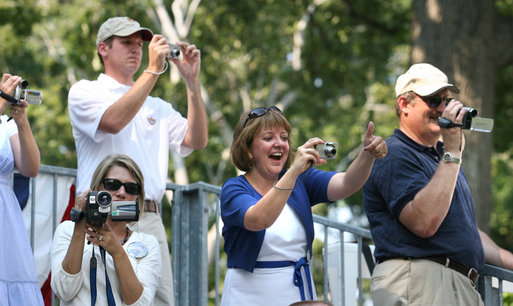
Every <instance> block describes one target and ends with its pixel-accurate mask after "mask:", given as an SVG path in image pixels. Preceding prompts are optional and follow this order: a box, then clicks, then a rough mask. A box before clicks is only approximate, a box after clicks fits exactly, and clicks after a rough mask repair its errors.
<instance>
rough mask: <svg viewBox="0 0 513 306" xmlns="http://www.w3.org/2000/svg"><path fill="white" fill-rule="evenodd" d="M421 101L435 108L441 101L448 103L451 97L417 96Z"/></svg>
mask: <svg viewBox="0 0 513 306" xmlns="http://www.w3.org/2000/svg"><path fill="white" fill-rule="evenodd" d="M419 97H420V98H421V99H422V101H424V102H426V104H427V105H428V106H429V107H432V108H436V107H438V105H440V104H441V103H442V102H444V103H445V105H447V104H449V102H451V100H452V99H453V98H442V97H441V96H440V95H433V96H426V97H422V96H419Z"/></svg>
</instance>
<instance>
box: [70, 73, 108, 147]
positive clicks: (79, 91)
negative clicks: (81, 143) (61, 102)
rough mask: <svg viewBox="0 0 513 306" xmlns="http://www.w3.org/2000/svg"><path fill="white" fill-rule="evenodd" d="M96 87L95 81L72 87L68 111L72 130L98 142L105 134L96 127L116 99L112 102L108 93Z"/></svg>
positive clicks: (84, 81) (85, 81)
mask: <svg viewBox="0 0 513 306" xmlns="http://www.w3.org/2000/svg"><path fill="white" fill-rule="evenodd" d="M96 85H97V81H87V80H81V81H80V82H78V83H76V84H75V85H73V86H72V87H71V88H70V90H69V94H68V110H69V115H70V119H71V123H72V125H73V127H74V129H76V130H77V131H78V132H80V133H82V134H85V135H87V136H88V137H89V138H91V139H93V140H94V141H95V142H100V141H101V140H102V139H103V137H104V136H105V135H107V133H105V132H102V131H99V130H98V126H99V125H100V121H101V119H102V117H103V114H104V113H105V111H106V110H107V109H108V108H109V107H110V106H111V105H112V104H113V103H114V102H115V101H116V100H117V99H114V100H113V99H112V97H110V94H109V92H108V91H104V90H102V88H101V86H96ZM73 136H74V137H76V136H77V135H73Z"/></svg>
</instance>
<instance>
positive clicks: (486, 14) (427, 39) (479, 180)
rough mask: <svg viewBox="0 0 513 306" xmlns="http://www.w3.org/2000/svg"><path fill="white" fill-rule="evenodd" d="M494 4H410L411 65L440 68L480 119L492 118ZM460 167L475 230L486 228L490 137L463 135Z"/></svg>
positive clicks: (429, 0)
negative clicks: (475, 223)
mask: <svg viewBox="0 0 513 306" xmlns="http://www.w3.org/2000/svg"><path fill="white" fill-rule="evenodd" d="M494 26H495V8H494V1H493V0H452V1H435V0H414V1H413V20H412V35H411V36H412V54H411V60H412V62H413V63H419V62H427V63H430V64H433V65H434V66H436V67H438V68H439V69H440V70H442V71H443V72H445V73H446V74H447V76H448V77H449V82H450V83H454V84H455V85H457V86H458V87H459V88H460V90H461V93H460V95H459V100H460V101H462V102H463V104H464V105H465V106H469V107H473V108H476V109H477V110H478V111H479V115H478V116H480V117H487V118H493V103H494V95H495V83H496V72H497V65H498V64H499V63H497V62H496V60H495V57H494V52H495V51H494V49H493V48H492V47H491V46H494V37H495V33H494ZM464 135H465V138H466V146H465V151H464V152H463V169H464V171H465V174H466V176H467V179H468V182H469V185H470V189H471V191H472V198H473V200H474V209H475V213H476V219H477V224H478V227H479V228H480V229H481V230H483V231H485V232H487V231H488V230H489V220H490V212H491V209H492V207H491V206H492V195H491V156H492V135H491V134H490V133H479V132H472V131H465V132H464Z"/></svg>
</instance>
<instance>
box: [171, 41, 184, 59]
mask: <svg viewBox="0 0 513 306" xmlns="http://www.w3.org/2000/svg"><path fill="white" fill-rule="evenodd" d="M168 45H169V48H171V50H170V51H169V58H175V59H178V58H180V49H181V48H180V46H177V45H174V44H168Z"/></svg>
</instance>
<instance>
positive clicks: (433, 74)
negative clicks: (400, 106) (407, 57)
mask: <svg viewBox="0 0 513 306" xmlns="http://www.w3.org/2000/svg"><path fill="white" fill-rule="evenodd" d="M446 88H447V89H449V90H450V91H452V92H455V93H460V89H459V88H458V87H456V86H454V85H453V84H449V83H448V79H447V76H446V75H445V73H443V72H442V71H441V70H440V69H438V68H436V67H435V66H433V65H430V64H426V63H421V64H415V65H412V66H411V67H410V69H408V71H406V72H405V73H404V74H402V75H400V76H399V78H397V82H396V84H395V95H396V97H398V96H400V95H402V94H404V93H407V92H409V91H413V92H414V93H416V94H418V95H419V96H422V97H426V96H431V95H433V94H435V93H437V92H439V91H440V90H442V89H446Z"/></svg>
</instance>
